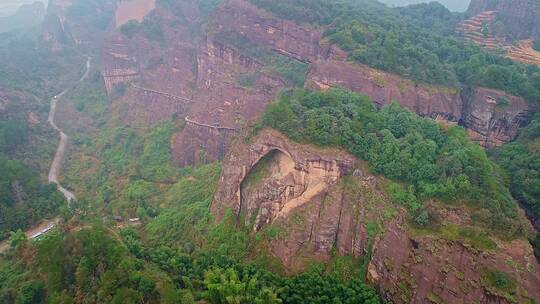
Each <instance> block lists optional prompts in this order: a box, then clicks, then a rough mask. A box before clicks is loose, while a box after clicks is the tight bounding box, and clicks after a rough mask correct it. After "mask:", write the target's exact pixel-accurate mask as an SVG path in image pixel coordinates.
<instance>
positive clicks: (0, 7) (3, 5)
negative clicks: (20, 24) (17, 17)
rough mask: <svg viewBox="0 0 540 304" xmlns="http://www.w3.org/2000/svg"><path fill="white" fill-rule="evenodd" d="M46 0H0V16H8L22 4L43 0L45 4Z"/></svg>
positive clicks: (41, 0)
mask: <svg viewBox="0 0 540 304" xmlns="http://www.w3.org/2000/svg"><path fill="white" fill-rule="evenodd" d="M47 1H48V0H0V16H8V15H11V14H13V13H15V11H16V10H17V8H19V6H21V5H23V4H29V3H34V2H43V3H45V4H47Z"/></svg>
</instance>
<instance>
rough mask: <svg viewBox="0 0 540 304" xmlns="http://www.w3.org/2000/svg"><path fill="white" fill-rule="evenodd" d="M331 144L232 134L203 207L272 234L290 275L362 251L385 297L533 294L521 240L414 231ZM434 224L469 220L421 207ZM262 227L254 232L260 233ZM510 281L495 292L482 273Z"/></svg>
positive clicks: (378, 184) (462, 213)
mask: <svg viewBox="0 0 540 304" xmlns="http://www.w3.org/2000/svg"><path fill="white" fill-rule="evenodd" d="M362 167H363V165H362V163H361V162H360V161H358V160H356V159H355V158H353V157H352V156H350V155H348V154H346V153H344V152H341V151H336V150H322V149H318V148H314V147H312V146H306V145H301V144H297V143H293V142H291V141H290V140H288V139H287V138H286V137H284V136H283V135H282V134H280V133H278V132H277V131H273V130H269V129H265V130H263V131H261V132H260V133H259V134H258V135H256V136H255V137H254V138H252V139H251V140H250V142H249V143H246V142H245V141H242V140H237V141H236V142H235V144H234V146H233V147H232V148H231V151H230V152H229V154H227V156H226V157H225V159H224V162H223V168H222V174H221V177H220V182H219V185H218V190H217V192H216V194H215V197H214V201H213V203H212V206H211V210H212V212H213V213H214V215H215V216H216V219H217V220H218V221H220V220H222V219H223V218H224V216H225V214H227V210H231V211H232V214H233V216H234V219H235V220H236V221H237V225H247V226H248V227H249V228H251V229H253V230H255V231H259V233H262V235H265V233H264V231H267V230H265V229H266V228H268V229H273V230H272V231H274V233H275V235H274V236H273V237H271V238H269V239H268V245H269V246H268V248H269V250H270V251H271V253H272V254H273V255H274V256H276V257H277V258H278V259H279V260H280V261H281V262H282V263H283V265H284V266H285V268H286V269H287V271H289V272H290V273H295V272H297V271H301V270H303V269H305V266H306V264H304V263H305V261H313V260H319V261H329V260H330V258H331V257H332V256H333V254H335V253H338V254H341V255H350V256H352V257H357V258H368V259H370V260H369V264H368V268H367V277H368V280H369V281H370V282H371V283H373V284H374V285H375V286H377V288H378V289H379V291H380V293H381V294H382V295H383V296H384V297H385V298H387V299H389V300H391V301H392V303H527V300H528V299H538V298H539V296H540V290H539V289H538V286H539V285H538V284H540V265H539V264H538V262H537V260H536V259H535V257H534V254H533V250H532V247H531V246H530V244H529V243H528V242H527V241H526V240H524V239H518V240H514V241H502V240H498V239H495V238H493V237H491V236H488V235H485V236H483V237H484V238H486V239H487V238H489V239H487V240H484V241H482V243H474V242H471V241H470V240H469V239H466V238H462V237H461V236H463V235H466V234H461V233H460V234H459V235H460V237H457V239H456V238H453V237H448V236H447V234H443V233H438V232H437V231H435V230H434V231H420V232H419V231H418V230H415V229H412V228H411V227H410V226H409V224H408V223H407V221H406V220H405V219H406V212H405V210H402V209H400V207H398V206H396V205H395V204H394V203H392V202H391V201H390V200H389V199H388V196H387V194H386V193H385V192H384V190H383V189H385V185H386V184H387V182H386V181H384V179H382V178H380V177H375V176H372V175H370V174H369V173H368V170H363V169H362ZM427 208H428V210H429V213H430V217H433V218H434V219H438V220H436V221H440V222H441V225H442V226H441V227H445V228H441V229H446V230H448V231H450V230H451V229H454V228H452V227H455V229H471V230H470V231H477V230H475V229H478V228H474V225H473V221H472V218H471V214H472V212H471V210H468V209H467V207H464V206H459V207H447V206H443V205H440V204H438V203H430V204H429V205H428V207H427ZM261 231H262V232H261ZM493 271H498V272H499V273H504V275H505V276H507V277H508V278H509V280H511V282H514V283H513V284H515V285H514V286H515V288H513V290H511V291H501V290H499V289H497V287H496V286H494V285H493V282H490V281H489V279H488V278H487V276H488V275H489V273H490V272H493Z"/></svg>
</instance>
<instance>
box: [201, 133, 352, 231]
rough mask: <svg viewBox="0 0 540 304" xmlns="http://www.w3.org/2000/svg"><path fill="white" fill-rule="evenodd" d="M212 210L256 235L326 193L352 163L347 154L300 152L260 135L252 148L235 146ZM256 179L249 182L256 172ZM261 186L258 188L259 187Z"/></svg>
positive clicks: (282, 138) (277, 138)
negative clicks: (240, 219)
mask: <svg viewBox="0 0 540 304" xmlns="http://www.w3.org/2000/svg"><path fill="white" fill-rule="evenodd" d="M224 163H225V164H227V165H225V166H224V168H226V169H224V170H223V173H222V176H221V183H220V187H219V189H218V191H217V193H216V196H215V201H216V202H215V203H214V204H213V206H212V209H213V210H214V211H215V213H216V214H218V217H219V218H221V217H222V216H223V213H224V212H225V209H226V208H230V209H232V210H233V212H234V213H235V214H236V215H237V216H240V215H241V214H242V215H243V216H245V218H246V221H248V223H249V224H251V223H250V222H251V219H252V218H255V222H254V223H253V226H254V228H255V229H258V228H260V227H261V226H262V224H264V223H270V222H272V221H274V220H275V219H277V218H279V217H286V216H287V215H288V213H289V212H290V211H291V210H292V209H294V208H297V207H300V206H302V205H303V204H304V203H306V202H308V201H309V200H311V199H312V198H314V197H316V196H319V195H321V194H322V193H325V192H326V191H328V189H329V187H330V185H331V184H333V183H335V182H336V181H337V180H338V178H340V177H341V176H343V175H346V174H348V173H351V170H352V168H353V165H354V158H353V157H352V156H349V155H347V154H345V153H342V152H339V151H334V150H328V151H321V150H317V149H314V148H311V147H309V146H302V147H300V146H298V145H297V144H294V143H292V142H291V141H289V140H288V139H287V138H286V137H285V136H284V135H281V134H280V133H278V132H277V131H273V130H269V129H266V130H263V131H261V132H260V134H258V135H257V137H256V138H255V139H254V141H253V143H251V144H243V143H242V142H237V145H235V147H234V149H233V150H232V151H231V153H230V154H229V155H228V156H227V158H226V159H225V160H224ZM256 166H258V167H257V169H255V171H257V172H255V174H256V175H257V176H250V173H251V171H252V170H253V168H254V167H256ZM259 186H261V187H262V188H261V187H259Z"/></svg>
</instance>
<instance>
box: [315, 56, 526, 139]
mask: <svg viewBox="0 0 540 304" xmlns="http://www.w3.org/2000/svg"><path fill="white" fill-rule="evenodd" d="M306 87H307V88H309V89H316V90H325V89H328V88H330V87H343V88H347V89H350V90H352V91H355V92H359V93H362V94H366V95H367V96H369V97H370V98H371V99H372V100H373V101H374V102H375V104H377V105H378V106H382V105H384V104H387V103H390V102H392V101H397V102H398V103H400V104H401V105H403V106H405V107H407V108H408V109H410V110H411V111H414V112H416V113H417V114H419V115H421V116H424V117H430V118H433V119H436V120H439V121H442V122H446V123H458V122H459V123H461V125H463V126H464V127H465V128H467V130H468V132H469V134H470V135H471V138H472V139H473V140H474V141H477V142H478V143H479V144H480V145H482V146H483V147H486V148H490V147H494V146H500V145H502V144H504V143H505V142H508V141H511V140H512V139H514V138H515V137H516V135H517V132H518V129H519V128H520V127H522V126H524V125H525V124H526V123H527V122H528V121H529V118H530V113H531V109H530V106H529V104H528V103H527V102H526V101H525V100H523V98H520V97H516V96H512V95H509V94H506V93H504V92H501V91H497V90H492V89H485V88H475V89H465V90H464V91H463V92H461V94H460V93H459V92H458V90H457V89H453V88H446V87H437V86H428V85H422V84H416V83H414V82H413V81H410V80H407V79H405V78H402V77H399V76H397V75H394V74H390V73H386V72H382V71H378V70H375V69H372V68H369V67H366V66H363V65H356V64H352V63H348V62H344V61H336V60H319V61H316V62H314V63H312V64H311V66H310V69H309V73H308V76H307V80H306ZM497 102H499V106H497ZM505 102H506V103H508V104H507V105H501V103H505Z"/></svg>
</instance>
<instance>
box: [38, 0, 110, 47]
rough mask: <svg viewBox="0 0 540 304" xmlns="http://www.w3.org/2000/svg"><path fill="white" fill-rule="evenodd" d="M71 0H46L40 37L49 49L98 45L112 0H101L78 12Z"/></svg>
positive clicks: (105, 26) (108, 18) (107, 24)
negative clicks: (46, 5) (45, 10)
mask: <svg viewBox="0 0 540 304" xmlns="http://www.w3.org/2000/svg"><path fill="white" fill-rule="evenodd" d="M79 5H81V4H80V2H75V1H73V0H49V4H48V7H47V16H46V17H45V21H44V23H43V26H42V36H43V39H44V40H45V41H47V42H49V43H50V45H51V48H52V50H53V51H61V50H62V49H63V48H64V46H65V45H75V46H84V47H85V48H87V49H94V48H98V49H99V48H100V47H101V45H102V42H103V38H104V36H105V34H106V31H107V29H108V27H109V25H110V24H112V23H113V15H114V11H115V8H116V0H104V1H99V2H95V3H93V4H92V6H91V9H90V10H88V8H85V9H86V10H87V11H84V12H83V11H82V9H81V8H78V7H77V6H79Z"/></svg>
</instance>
